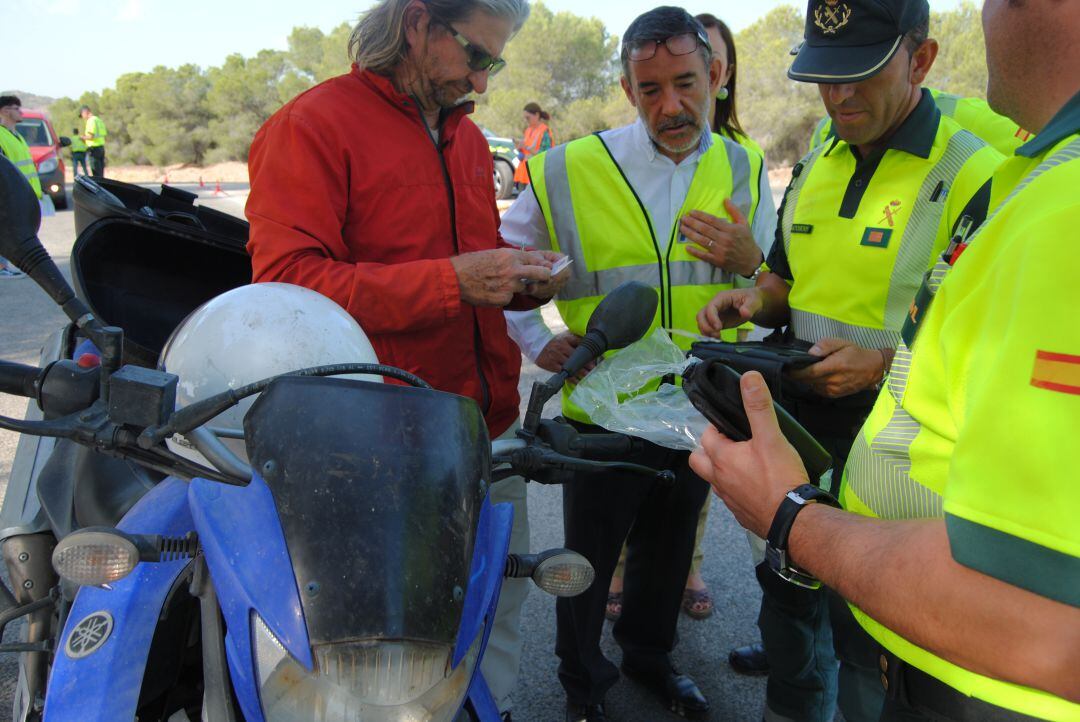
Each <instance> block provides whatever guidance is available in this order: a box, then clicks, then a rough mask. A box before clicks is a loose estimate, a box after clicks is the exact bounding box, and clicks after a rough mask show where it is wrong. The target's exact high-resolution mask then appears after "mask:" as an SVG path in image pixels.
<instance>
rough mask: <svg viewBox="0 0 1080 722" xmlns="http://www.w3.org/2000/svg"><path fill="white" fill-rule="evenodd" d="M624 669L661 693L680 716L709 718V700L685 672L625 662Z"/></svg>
mask: <svg viewBox="0 0 1080 722" xmlns="http://www.w3.org/2000/svg"><path fill="white" fill-rule="evenodd" d="M622 671H623V674H625V675H626V676H627V677H629V678H630V679H632V680H634V681H635V682H637V683H638V684H641V685H644V686H645V687H647V688H648V689H651V690H652V691H653V692H655V693H656V694H658V695H660V698H661V699H663V700H664V704H665V705H667V708H668V709H669V710H671V711H672V712H674V713H675V714H677V715H679V716H680V717H686V718H687V719H695V720H696V719H707V718H708V716H709V700H707V699H706V698H705V695H703V694H702V693H701V690H700V689H698V686H697V683H696V682H694V680H692V679H691V678H690V677H687V676H686V675H685V674H679V672H678V671H676V670H674V669H669V670H668V671H666V672H655V671H646V670H642V669H635V668H634V667H632V666H630V665H628V664H626V663H625V662H624V663H623V665H622Z"/></svg>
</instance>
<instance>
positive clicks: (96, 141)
mask: <svg viewBox="0 0 1080 722" xmlns="http://www.w3.org/2000/svg"><path fill="white" fill-rule="evenodd" d="M79 115H81V116H82V119H83V120H85V121H86V132H85V133H83V135H82V139H83V140H84V141H86V148H87V152H88V153H89V154H90V175H92V176H93V177H94V178H104V177H105V137H106V136H107V135H108V134H109V132H108V130H106V129H105V121H103V120H102V119H101V118H99V117H97V116H96V115H94V113H93V111H91V110H90V106H89V105H84V106H83V107H81V108H79Z"/></svg>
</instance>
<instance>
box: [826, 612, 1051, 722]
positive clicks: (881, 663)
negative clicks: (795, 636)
mask: <svg viewBox="0 0 1080 722" xmlns="http://www.w3.org/2000/svg"><path fill="white" fill-rule="evenodd" d="M829 597H830V598H829V615H830V619H831V621H832V626H833V636H834V640H835V643H836V649H837V652H838V653H839V654H840V657H841V658H842V659H843V660H844V661H847V662H849V663H853V664H856V665H858V666H861V667H871V668H876V669H877V671H878V672H879V673H880V677H879V679H880V681H881V686H882V688H883V689H884V690H885V697H886V699H887V700H888V701H887V702H886V703H885V704H886V706H889V705H890V704H891V705H893V706H897V707H899V708H900V709H901V710H906V711H914V712H918V713H920V714H921V715H923V716H925V717H926V718H928V719H930V720H936V721H938V722H946V721H948V722H1039V718H1037V717H1029V716H1028V715H1026V714H1023V713H1021V712H1014V711H1013V710H1009V709H1005V708H1004V707H998V706H997V705H994V704H990V703H989V702H985V701H983V700H981V699H976V698H975V697H969V696H967V695H966V694H964V693H963V692H960V691H959V690H957V689H955V688H953V687H950V686H949V685H947V684H945V683H944V682H942V681H941V680H939V679H937V678H936V677H932V676H930V675H929V674H927V673H926V672H923V671H922V670H920V669H918V668H916V667H913V666H911V665H910V664H908V663H907V662H905V661H904V660H902V659H900V658H899V657H897V656H896V655H895V654H893V653H892V652H890V651H889V650H887V649H885V648H884V647H882V646H881V645H880V644H878V642H877V640H875V639H874V638H873V637H871V636H870V635H869V634H868V633H867V632H866V630H865V629H863V628H862V627H861V626H860V625H859V623H858V622H857V621H856V620H855V617H854V616H853V615H852V613H851V609H850V608H849V607H848V605H847V602H845V601H844V600H843V599H841V598H840V596H839V595H837V594H836V593H835V592H831V591H830V594H829Z"/></svg>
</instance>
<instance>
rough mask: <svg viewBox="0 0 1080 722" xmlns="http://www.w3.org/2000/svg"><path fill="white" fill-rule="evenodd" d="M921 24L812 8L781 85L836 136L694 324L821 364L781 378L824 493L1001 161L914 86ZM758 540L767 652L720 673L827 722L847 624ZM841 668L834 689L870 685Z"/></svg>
mask: <svg viewBox="0 0 1080 722" xmlns="http://www.w3.org/2000/svg"><path fill="white" fill-rule="evenodd" d="M929 17H930V10H929V6H928V4H927V2H926V0H811V1H810V2H809V4H808V8H807V17H806V31H805V42H804V43H803V44H802V46H801V47H800V49H799V50H798V55H797V57H796V58H795V61H794V63H793V64H792V66H791V69H790V70H789V71H788V75H789V77H791V78H792V79H793V80H796V81H798V82H804V83H815V84H817V85H818V88H819V91H820V93H821V98H822V102H823V104H824V106H825V109H826V110H827V111H828V114H829V116H830V118H831V119H832V122H833V127H834V129H835V131H836V137H835V138H833V139H832V141H831V142H829V143H825V144H823V145H821V146H819V147H818V148H816V149H814V150H813V151H811V153H810V154H808V155H807V156H806V157H805V158H803V159H802V161H801V162H800V163H798V164H797V165H796V166H795V168H794V169H793V172H792V181H791V184H790V185H789V186H788V189H787V191H786V193H785V197H784V202H783V205H782V206H781V209H780V214H779V223H778V226H777V237H776V240H775V242H774V244H773V248H772V250H771V252H770V254H769V256H768V258H767V259H766V269H767V270H765V269H763V270H762V271H761V272H760V273H759V274H758V277H757V281H756V285H755V286H754V287H753V288H748V289H738V290H732V291H726V292H722V293H719V294H717V296H716V297H715V298H714V299H713V300H712V301H711V302H710V303H709V304H708V305H707V306H706V307H705V308H704V309H703V310H702V311H701V313H700V314H699V316H698V325H699V327H700V328H701V331H702V332H703V333H705V334H708V335H713V336H715V335H718V334H719V333H720V331H721V330H722V329H725V328H732V327H735V326H738V325H740V324H742V323H744V322H745V321H747V320H752V321H753V322H754V323H756V324H758V325H762V326H767V327H772V328H781V327H786V330H785V331H784V332H783V333H784V336H785V337H786V338H787V339H788V340H790V341H793V342H802V343H804V344H807V345H810V346H811V348H810V353H811V354H813V355H815V356H818V357H820V358H821V359H822V360H821V361H819V362H817V363H815V364H814V365H812V366H810V367H809V368H807V369H805V370H803V371H799V372H795V373H793V374H791V377H792V378H791V381H792V382H793V383H792V387H793V388H792V389H791V390H790V392H789V391H788V390H786V392H785V396H786V397H788V398H787V400H786V401H785V403H787V404H789V407H790V410H791V411H792V413H793V414H794V415H795V416H796V418H798V419H799V421H800V422H801V423H802V424H803V425H804V426H805V427H806V428H807V429H808V430H809V431H810V432H811V433H812V434H813V435H814V436H815V437H816V438H818V440H819V441H821V442H822V444H823V445H824V446H825V447H826V448H827V449H828V450H829V451H830V453H831V454H832V456H833V459H834V472H833V474H832V478H831V480H830V479H828V478H826V479H822V480H821V484H822V487H823V488H824V489H826V490H829V491H831V492H832V493H833V494H838V493H839V486H840V484H839V482H840V479H841V478H842V475H843V470H844V465H845V462H846V460H847V457H848V454H849V452H850V450H851V448H852V443H853V441H854V439H855V437H856V435H857V433H858V430H859V429H860V427H861V426H862V424H863V421H864V420H865V418H866V416H867V414H868V413H869V412H870V409H871V408H872V406H873V403H874V400H875V398H876V396H877V389H878V388H879V386H880V384H881V383H882V381H883V378H884V377H885V375H886V374H887V373H888V371H889V368H890V365H891V362H892V360H893V355H894V353H895V349H896V347H897V345H898V343H899V341H900V332H901V329H902V327H903V325H904V321H905V320H906V318H907V314H908V309H909V307H910V305H911V302H912V299H913V298H914V297H915V294H916V292H917V291H918V289H919V286H920V284H921V282H922V279H923V276H924V274H925V273H926V272H927V271H928V269H930V268H931V267H932V266H933V265H934V262H935V261H936V259H937V258H938V257H939V256H940V255H941V253H942V251H943V250H944V249H945V247H946V246H947V245H948V244H949V243H950V241H951V239H953V238H954V237H956V236H958V235H959V236H964V235H965V234H968V233H970V232H971V231H972V230H973V229H974V228H975V227H977V226H978V224H979V222H980V221H981V220H982V219H983V218H985V216H986V212H987V205H988V202H989V192H990V184H989V179H990V177H991V174H992V173H993V170H994V168H995V167H996V166H997V165H998V164H999V163H1000V162H1001V160H1002V156H1001V155H1000V154H999V153H998V152H997V151H995V150H994V149H993V148H990V147H989V146H987V145H986V144H985V143H984V142H983V141H981V140H979V139H978V138H976V137H975V136H974V135H972V134H971V133H970V132H968V131H966V130H964V129H963V128H962V127H961V126H960V125H959V124H958V123H956V122H955V121H954V120H953V119H951V118H948V117H945V116H943V115H942V113H941V112H940V110H939V109H938V108H937V106H936V104H935V102H934V99H933V97H932V95H931V94H930V92H929V91H928V90H926V89H924V88H922V83H923V81H924V79H925V78H926V76H927V74H928V73H929V72H930V69H931V67H932V66H933V64H934V60H935V58H936V57H937V52H938V44H937V42H936V41H935V40H933V39H930V38H929V37H928V35H929ZM757 541H758V543H757V545H756V546H755V549H756V550H757V551H758V552H759V553H758V556H757V558H756V559H755V561H757V562H758V567H757V576H758V580H759V582H760V583H761V586H762V590H763V599H762V607H761V613H760V616H759V620H758V624H759V627H760V628H761V632H762V640H763V650H762V649H761V648H755V645H751V646H749V647H741V648H739V649H736V650H734V651H733V652H732V654H731V656H730V661H731V663H732V666H734V667H735V668H736V669H737V670H740V671H742V670H746V669H753V668H755V667H758V668H760V667H761V666H763V665H762V661H763V660H764V659H767V667H766V668H767V669H768V672H769V683H768V688H767V699H766V709H765V719H766V720H767V721H768V722H773V721H775V720H780V721H784V720H798V721H799V722H814V721H818V720H820V721H822V722H828V721H831V720H832V719H833V715H834V711H835V704H836V695H837V686H838V684H837V678H838V663H837V659H836V655H835V654H834V652H833V642H834V640H833V628H834V627H835V628H836V629H838V630H840V633H838V634H837V639H836V642H837V647H838V649H840V651H841V652H842V651H843V650H842V646H843V643H844V641H845V639H846V635H845V634H843V633H842V629H843V628H844V627H845V626H848V625H849V624H850V614H849V613H848V612H847V609H846V607H845V606H844V605H843V604H842V603H839V601H838V600H837V601H836V602H834V604H833V605H832V606H834V607H836V608H837V609H838V611H839V613H838V615H837V616H838V617H839V619H834V620H833V623H832V624H830V613H829V612H830V609H829V607H830V604H829V597H828V595H827V594H826V593H825V592H823V591H821V590H820V589H808V588H803V587H801V586H798V585H795V584H792V583H791V582H789V581H787V580H786V579H784V578H781V576H780V575H778V574H776V573H774V570H773V569H771V568H770V567H769V565H768V564H767V563H766V562H765V561H764V558H765V554H764V548H763V547H764V545H763V544H762V543H761V540H757ZM837 543H838V544H841V545H842V544H843V541H842V540H837ZM841 658H842V660H843V662H844V664H843V665H842V667H841V668H840V670H839V675H840V679H841V680H843V678H844V677H845V676H858V675H860V674H864V673H867V672H866V670H864V669H862V668H861V667H860V666H859V665H858V664H857V660H855V659H852V658H850V657H849V656H848V655H844V654H841ZM844 688H845V689H858V688H857V687H854V686H852V685H844ZM881 703H882V698H881V695H880V694H877V695H872V696H870V697H869V698H858V699H852V700H843V699H842V700H841V704H842V707H843V710H844V713H845V715H846V716H849V719H852V720H856V719H863V718H874V719H876V716H875V715H876V713H877V711H878V710H880V707H881ZM849 712H850V713H851V714H850V715H849Z"/></svg>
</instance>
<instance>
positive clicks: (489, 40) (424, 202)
mask: <svg viewBox="0 0 1080 722" xmlns="http://www.w3.org/2000/svg"><path fill="white" fill-rule="evenodd" d="M528 13H529V6H528V1H527V0H425V1H423V2H422V1H421V0H382V1H381V2H379V3H378V4H377V5H376V6H375V7H374V8H373V9H372V10H370V11H369V12H368V13H367V14H366V15H365V16H364V17H363V19H362V20H361V21H360V23H359V25H358V26H357V27H356V29H355V31H354V32H353V36H352V38H351V40H350V44H349V48H350V52H351V54H352V56H353V59H354V61H355V64H354V65H353V68H352V72H350V73H348V74H347V75H342V76H340V77H337V78H333V79H331V80H329V81H327V82H325V83H322V84H320V85H318V86H316V87H315V88H312V89H311V90H309V91H307V92H306V93H304V94H302V95H300V96H299V97H297V98H296V99H294V100H293V101H292V102H290V103H289V104H288V105H286V106H285V107H284V108H282V109H281V110H280V111H278V112H277V113H276V114H274V116H273V117H272V118H270V120H269V121H267V123H266V124H265V125H264V126H263V127H262V129H261V130H260V131H259V133H258V135H256V137H255V141H254V143H253V144H252V147H251V156H250V171H251V196H250V198H249V199H248V204H247V216H248V218H249V220H250V221H251V241H250V243H249V245H248V250H249V251H250V253H251V257H252V265H253V268H254V280H255V281H256V282H259V281H281V282H286V283H293V284H297V285H300V286H306V287H307V288H311V289H314V290H316V291H319V292H320V293H323V294H324V295H326V296H328V297H330V298H332V299H333V300H334V301H336V302H337V303H339V304H340V305H341V306H342V307H343V308H345V309H346V310H347V311H349V313H351V314H352V315H353V317H355V318H356V320H357V321H358V322H359V323H360V325H361V326H362V327H363V329H364V331H365V332H367V334H368V336H369V337H370V339H371V342H372V344H373V345H374V347H375V350H376V352H377V354H378V356H379V360H380V361H381V362H383V363H387V364H390V365H392V366H398V367H400V368H403V369H406V370H408V371H411V372H413V373H416V374H417V375H419V376H420V377H422V378H424V379H425V380H427V381H428V382H430V383H431V384H432V385H433V386H435V387H436V388H438V389H441V390H443V391H449V392H452V393H456V394H461V395H463V396H468V397H471V398H473V399H474V400H475V401H476V402H477V403H478V404H480V408H481V409H482V410H483V412H484V417H485V419H486V420H487V424H488V429H489V431H490V433H491V436H492V437H493V438H494V437H498V436H500V435H503V434H505V433H507V432H508V431H509V430H511V429H512V426H513V424H514V423H515V421H516V419H517V415H518V402H519V398H518V393H517V384H518V376H519V372H520V367H521V357H520V353H519V351H518V349H517V346H516V345H515V344H514V342H513V341H511V340H510V338H509V336H508V335H507V331H506V325H505V322H504V320H503V314H502V309H503V308H504V307H506V308H520V309H526V308H530V307H535V306H536V305H538V304H539V303H541V302H543V301H546V300H547V299H549V298H550V297H551V296H553V295H554V294H555V292H556V291H557V290H558V287H559V286H560V285H561V281H563V280H564V278H562V276H565V275H566V274H560V277H557V278H554V279H553V278H552V277H551V272H550V268H551V264H552V261H553V260H555V258H556V257H555V256H554V255H553V254H550V253H541V252H527V251H524V250H520V249H516V248H511V247H509V246H508V245H507V244H506V243H504V242H503V240H502V237H501V236H500V234H499V214H498V210H497V208H496V206H495V195H494V186H493V181H492V170H493V169H492V160H491V154H490V151H489V150H488V144H487V141H486V139H485V138H484V137H483V134H482V133H481V132H480V130H479V128H477V127H476V125H475V124H474V123H473V122H472V121H470V120H469V119H468V118H467V116H468V114H469V113H470V112H471V111H472V108H473V104H472V103H468V102H463V99H464V97H465V96H467V95H468V94H469V93H471V92H476V93H483V92H484V91H485V90H486V88H487V83H488V78H489V76H490V75H491V74H493V73H495V72H498V70H499V69H501V67H502V66H503V65H504V64H505V63H504V62H503V61H502V60H501V58H500V57H499V56H500V54H501V53H502V51H503V49H504V47H505V46H506V43H507V42H508V41H509V39H510V38H511V36H512V35H513V33H515V32H516V31H517V30H518V29H520V27H521V25H522V24H523V23H524V21H525V19H526V18H527V16H528ZM492 493H493V498H494V499H495V500H497V501H507V500H509V501H512V502H514V505H515V525H514V527H515V528H514V538H513V540H512V541H511V549H512V550H514V551H518V550H521V551H527V547H528V526H527V517H526V510H525V492H524V482H522V481H521V480H520V479H518V480H510V483H509V484H506V483H505V482H504V483H502V484H500V485H496V487H495V488H493V491H492ZM525 590H526V587H525V586H524V584H520V585H518V584H515V583H511V584H510V585H509V588H507V587H504V591H503V597H502V601H501V602H500V606H499V614H498V615H497V618H496V629H495V632H494V633H493V635H492V641H491V643H490V645H489V647H488V650H487V654H486V658H485V665H484V669H485V676H486V677H487V679H488V682H489V684H490V685H491V687H492V692H493V693H494V695H495V697H496V700H497V701H498V702H499V704H500V708H501V709H503V710H506V709H507V708H508V706H509V696H510V692H511V690H512V688H513V685H514V682H515V680H516V675H517V667H518V660H519V657H520V632H519V630H518V626H519V617H520V605H521V602H522V601H523V599H524V596H525ZM508 717H509V715H508V714H507V718H508Z"/></svg>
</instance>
